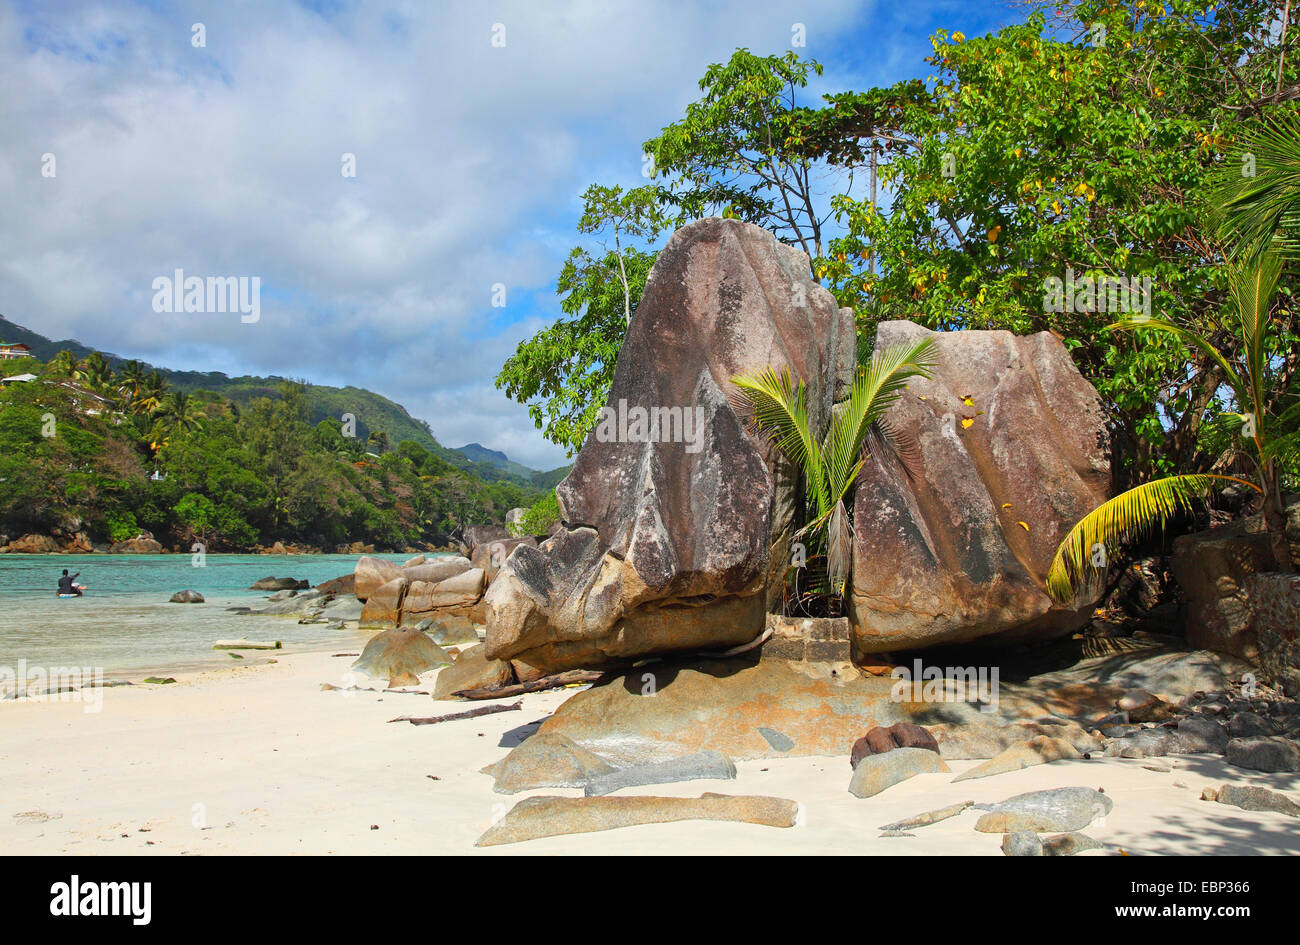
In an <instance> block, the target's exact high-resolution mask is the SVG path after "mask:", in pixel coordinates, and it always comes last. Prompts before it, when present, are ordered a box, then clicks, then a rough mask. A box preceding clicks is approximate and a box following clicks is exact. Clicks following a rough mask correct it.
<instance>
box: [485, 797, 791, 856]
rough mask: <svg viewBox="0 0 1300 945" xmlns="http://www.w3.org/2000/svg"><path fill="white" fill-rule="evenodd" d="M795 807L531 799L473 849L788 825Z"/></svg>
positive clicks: (718, 800) (723, 801) (731, 800)
mask: <svg viewBox="0 0 1300 945" xmlns="http://www.w3.org/2000/svg"><path fill="white" fill-rule="evenodd" d="M798 811H799V805H798V804H796V803H795V802H794V801H791V800H787V799H785V798H782V797H764V796H760V795H728V794H701V795H700V796H699V797H530V798H526V799H525V800H522V801H520V802H519V803H518V804H516V805H515V806H514V807H513V808H512V809H511V811H510V813H508V814H506V815H505V817H503V818H502V819H501V820H500V821H498V822H497V823H495V824H493V825H492V826H491V827H489V828H488V829H487V831H485V832H484V834H483V836H481V837H479V838H478V842H477V843H475V846H479V847H490V846H497V845H499V844H502V843H520V842H522V841H524V840H537V839H539V838H541V837H558V836H563V835H565V834H573V833H594V832H596V831H599V830H615V829H617V828H619V827H635V826H638V825H640V824H667V823H674V822H676V821H680V820H723V821H734V822H736V823H745V824H760V825H762V826H765V827H793V826H794V824H795V818H796V817H797V815H798Z"/></svg>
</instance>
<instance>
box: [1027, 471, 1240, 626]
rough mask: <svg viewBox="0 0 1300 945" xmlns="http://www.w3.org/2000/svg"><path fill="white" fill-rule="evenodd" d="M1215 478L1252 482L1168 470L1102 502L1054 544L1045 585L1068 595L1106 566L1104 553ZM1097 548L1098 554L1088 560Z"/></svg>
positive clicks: (1061, 598) (1189, 504)
mask: <svg viewBox="0 0 1300 945" xmlns="http://www.w3.org/2000/svg"><path fill="white" fill-rule="evenodd" d="M1216 480H1226V481H1228V482H1236V483H1240V484H1242V485H1247V486H1250V487H1251V488H1252V489H1255V490H1256V491H1259V487H1258V486H1256V485H1255V484H1254V483H1250V482H1247V481H1246V480H1244V479H1238V478H1236V477H1235V476H1219V475H1214V474H1210V473H1205V474H1197V475H1190V476H1168V477H1166V478H1164V479H1156V480H1154V481H1152V482H1144V483H1143V484H1142V485H1140V486H1135V487H1134V488H1132V489H1129V490H1128V491H1127V492H1124V493H1121V494H1120V495H1117V496H1116V497H1115V498H1113V499H1111V500H1110V501H1108V502H1103V503H1102V504H1101V505H1099V506H1097V508H1095V509H1093V510H1092V511H1091V512H1089V513H1088V514H1087V515H1085V516H1084V517H1083V518H1081V519H1079V521H1078V522H1077V523H1076V524H1075V526H1074V527H1073V528H1071V529H1070V531H1069V533H1068V534H1067V535H1066V536H1065V538H1064V540H1063V541H1062V542H1061V544H1060V545H1059V546H1058V547H1057V549H1056V555H1055V556H1054V557H1053V558H1052V566H1051V568H1050V569H1049V570H1048V572H1047V591H1048V593H1049V594H1051V596H1052V598H1053V599H1054V600H1056V601H1058V602H1060V603H1064V602H1065V601H1068V600H1069V599H1070V598H1071V597H1073V596H1074V593H1075V590H1076V589H1077V588H1078V587H1080V586H1082V585H1083V584H1085V583H1086V582H1087V580H1088V579H1089V578H1090V577H1095V576H1097V575H1098V574H1100V573H1101V572H1104V571H1105V569H1106V564H1107V562H1108V561H1109V560H1110V557H1111V556H1112V555H1113V554H1114V553H1115V552H1116V551H1117V550H1118V548H1119V546H1121V545H1123V544H1124V543H1126V542H1128V541H1130V540H1132V539H1134V538H1136V537H1139V536H1142V535H1146V534H1147V533H1148V532H1150V531H1151V530H1152V529H1153V528H1154V527H1155V526H1157V525H1159V526H1161V527H1163V526H1164V524H1165V523H1166V522H1167V521H1168V520H1169V519H1170V517H1171V516H1173V515H1174V513H1176V512H1178V511H1187V512H1191V511H1194V510H1195V509H1196V506H1197V503H1198V502H1200V501H1203V500H1204V498H1205V496H1206V495H1207V494H1208V493H1209V491H1210V487H1211V486H1212V485H1213V483H1214V482H1215V481H1216ZM1098 551H1100V552H1101V560H1100V562H1099V563H1094V562H1095V561H1096V557H1095V556H1097V554H1098Z"/></svg>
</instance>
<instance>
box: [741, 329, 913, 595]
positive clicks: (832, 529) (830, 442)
mask: <svg viewBox="0 0 1300 945" xmlns="http://www.w3.org/2000/svg"><path fill="white" fill-rule="evenodd" d="M935 359H936V355H935V350H934V342H933V341H932V340H931V339H929V338H925V339H922V340H920V341H917V342H914V343H911V344H902V345H894V346H892V347H890V348H888V349H885V350H878V351H876V352H875V353H874V354H873V355H872V358H871V362H870V363H869V364H868V366H867V367H866V368H865V369H859V371H858V374H857V377H856V378H855V379H854V382H853V388H852V390H851V392H850V394H849V399H848V401H847V403H845V404H844V405H842V407H841V408H840V409H838V410H837V412H836V413H835V415H834V416H833V417H832V419H831V422H830V426H829V428H828V429H827V431H826V435H825V437H824V438H822V439H821V440H819V439H818V436H817V433H816V431H814V430H813V429H812V425H811V422H810V420H809V417H808V406H807V401H806V392H805V387H804V383H803V382H802V381H798V382H796V381H795V380H794V379H793V378H792V376H791V374H790V372H789V370H788V369H783V370H782V371H781V373H780V374H778V373H777V372H776V371H775V370H774V369H773V368H770V367H769V368H767V369H766V370H764V371H762V372H759V373H756V374H742V375H739V376H737V377H733V378H732V383H734V384H735V385H736V386H737V387H738V388H740V391H741V393H742V394H743V395H744V397H745V398H746V400H748V402H749V405H750V407H751V408H752V410H753V417H752V423H753V426H754V428H755V430H756V431H757V432H759V433H762V434H766V436H767V437H768V438H769V439H770V440H771V441H772V442H773V443H774V444H775V445H776V446H777V448H778V449H779V450H780V451H781V452H782V453H784V454H785V456H786V458H788V459H789V460H790V461H791V462H793V463H794V464H795V466H797V467H798V468H799V469H800V470H801V471H802V473H803V482H804V491H805V496H804V499H805V502H806V504H807V507H808V515H807V517H808V521H807V524H805V525H804V526H803V527H802V528H800V529H799V530H798V531H797V532H796V533H795V535H794V536H793V537H794V540H796V541H797V540H799V539H800V538H801V537H802V536H804V535H809V536H810V538H811V540H812V543H813V545H814V546H815V548H816V549H817V550H819V551H821V552H822V555H820V556H818V557H822V556H824V558H825V562H826V584H827V587H828V589H829V591H830V592H831V594H832V595H834V596H837V597H843V596H845V595H846V594H847V591H848V578H849V572H850V568H851V565H852V560H853V524H852V520H851V518H850V515H849V510H848V504H847V502H846V496H847V495H848V493H849V490H850V489H851V488H852V487H853V484H854V482H855V481H856V480H857V476H858V471H859V470H860V469H861V468H862V464H863V462H864V461H865V460H864V459H863V457H862V449H863V444H864V442H865V441H866V439H867V436H868V434H869V433H871V432H872V431H873V430H874V431H876V432H877V433H878V435H879V437H880V438H881V440H882V441H883V442H885V443H890V444H892V445H894V446H895V448H897V447H898V445H899V444H898V443H897V435H898V434H897V432H896V431H895V430H894V429H893V428H891V427H890V426H889V424H888V423H887V422H885V421H884V420H883V417H884V415H885V412H886V411H887V410H889V408H890V407H891V406H893V404H894V403H895V402H896V401H897V400H898V398H899V396H900V395H901V394H902V391H903V389H904V388H905V387H906V386H907V382H908V381H909V380H911V379H912V378H914V377H929V376H930V372H931V370H932V369H933V367H934V364H935Z"/></svg>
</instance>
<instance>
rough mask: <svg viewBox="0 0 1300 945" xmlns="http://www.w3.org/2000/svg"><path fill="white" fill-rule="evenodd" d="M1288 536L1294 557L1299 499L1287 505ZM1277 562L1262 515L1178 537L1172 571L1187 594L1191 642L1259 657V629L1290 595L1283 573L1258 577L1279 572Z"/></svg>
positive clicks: (1299, 542) (1299, 536)
mask: <svg viewBox="0 0 1300 945" xmlns="http://www.w3.org/2000/svg"><path fill="white" fill-rule="evenodd" d="M1287 537H1288V538H1289V539H1290V540H1291V548H1292V552H1291V553H1292V555H1293V556H1294V555H1295V554H1296V553H1297V552H1300V499H1293V500H1292V501H1291V503H1290V504H1289V505H1288V506H1287ZM1276 567H1277V564H1276V562H1275V561H1274V559H1273V551H1272V548H1271V547H1270V545H1269V541H1268V533H1267V532H1266V531H1265V530H1264V522H1263V519H1262V518H1261V517H1260V516H1258V515H1255V516H1252V517H1250V518H1244V519H1238V520H1237V521H1235V522H1229V523H1228V524H1227V525H1220V526H1219V527H1217V528H1211V529H1208V530H1206V531H1203V532H1196V533H1193V534H1191V535H1183V536H1181V537H1179V538H1177V539H1175V540H1174V555H1173V561H1172V570H1173V572H1174V578H1175V579H1176V580H1177V581H1178V584H1179V586H1180V587H1182V589H1183V591H1184V593H1185V594H1186V595H1187V640H1188V642H1189V643H1191V644H1192V645H1193V646H1198V647H1202V648H1204V649H1207V650H1218V651H1219V652H1222V653H1231V654H1233V655H1234V656H1240V657H1242V658H1243V659H1248V660H1254V659H1256V658H1257V657H1258V656H1260V651H1259V640H1260V633H1261V631H1264V632H1267V628H1269V627H1270V626H1271V625H1272V624H1274V623H1275V622H1276V616H1277V615H1278V614H1280V613H1285V611H1286V610H1287V609H1288V607H1287V601H1288V598H1290V593H1289V585H1290V582H1289V581H1287V580H1285V579H1284V578H1274V579H1271V580H1265V581H1259V580H1257V577H1258V576H1261V575H1265V574H1270V573H1271V574H1274V575H1276V574H1277V573H1278V572H1277V571H1276V570H1275V569H1276ZM1290 606H1291V607H1295V606H1296V604H1294V603H1292V604H1291V605H1290Z"/></svg>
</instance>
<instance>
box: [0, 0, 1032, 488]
mask: <svg viewBox="0 0 1300 945" xmlns="http://www.w3.org/2000/svg"><path fill="white" fill-rule="evenodd" d="M1021 16H1022V13H1021V12H1020V11H1019V10H1018V9H1016V8H1013V7H1011V6H1010V5H1009V4H1006V3H1001V2H997V3H995V2H924V0H916V2H911V3H896V2H865V0H864V2H835V0H824V2H818V0H810V2H795V3H791V2H766V0H735V2H725V0H724V2H715V3H708V4H699V3H670V2H651V3H647V2H644V0H641V2H629V3H617V2H567V3H559V2H547V0H525V2H498V3H492V4H483V3H477V2H466V3H446V4H442V3H427V2H400V3H366V4H358V3H350V2H345V0H316V2H301V3H291V2H283V3H276V2H265V3H251V2H247V3H246V2H227V3H221V4H202V3H197V4H185V3H163V2H140V3H107V4H89V3H62V2H57V0H56V2H47V0H46V2H37V3H29V2H18V3H8V4H5V3H0V88H4V89H5V94H4V95H3V96H0V127H3V128H4V129H5V134H4V138H3V141H2V142H0V206H3V207H4V208H5V211H4V223H3V225H0V313H3V314H4V315H5V316H6V317H8V318H9V319H11V320H13V321H15V322H18V323H19V324H22V325H25V326H27V327H29V328H32V329H34V330H36V331H39V332H41V333H42V334H45V335H49V336H51V337H54V338H63V337H75V338H77V339H79V340H80V341H82V342H84V343H86V344H90V345H94V346H96V347H99V348H102V349H104V350H108V351H112V352H114V353H116V354H119V355H122V356H124V357H138V358H141V359H144V360H147V361H150V362H153V363H155V364H160V365H165V366H168V367H172V368H178V369H186V370H219V371H225V372H226V373H229V374H242V373H253V374H279V375H282V376H290V377H304V378H306V379H308V380H310V381H314V382H317V383H324V384H337V385H340V386H342V385H347V384H353V385H356V386H358V387H367V388H370V389H372V390H376V391H379V392H380V393H382V394H385V395H386V396H389V397H391V398H393V399H394V400H397V401H398V402H400V403H402V404H403V405H405V406H406V407H407V408H408V409H409V410H410V411H411V413H412V414H414V415H415V416H418V417H422V418H424V419H426V420H428V421H429V423H430V424H431V425H432V426H433V429H434V433H435V435H437V436H438V438H439V439H440V440H441V441H442V442H443V443H446V444H447V445H449V446H459V445H461V444H463V443H466V442H470V441H478V442H481V443H483V444H485V445H487V446H489V447H492V448H495V449H500V450H503V451H505V452H506V453H508V454H509V455H510V456H511V458H513V459H516V460H518V461H519V462H523V463H525V464H527V465H530V466H534V467H537V468H550V467H553V466H556V465H559V464H561V463H562V462H564V461H565V460H564V455H563V452H562V451H560V450H559V449H558V448H555V447H553V446H551V445H550V444H548V443H546V442H545V441H544V440H543V439H542V437H541V435H540V433H539V432H538V431H537V430H536V429H535V428H534V427H533V425H532V422H531V421H530V420H529V419H528V416H527V413H526V411H525V409H524V408H523V407H522V406H520V405H517V404H514V403H512V402H511V401H509V400H508V399H507V398H506V397H505V396H504V395H503V394H502V393H501V392H500V391H498V390H496V388H495V386H494V385H493V378H494V377H495V375H496V372H497V370H498V369H499V367H500V365H501V363H502V361H504V359H505V358H506V357H507V356H508V355H509V354H510V352H512V351H513V350H514V347H515V345H517V344H518V342H519V341H520V340H521V339H522V338H525V337H527V336H529V335H531V334H532V333H533V332H535V331H536V330H538V329H539V328H540V327H542V326H543V325H545V324H546V323H547V322H549V321H550V320H552V319H554V318H555V317H556V315H557V314H558V311H559V309H558V303H557V299H556V297H555V293H554V287H555V276H556V274H557V273H558V271H559V268H560V265H561V263H562V261H563V259H564V257H565V256H566V255H567V253H568V251H569V249H570V248H571V247H572V246H574V245H576V244H577V243H578V242H579V240H580V238H579V237H578V235H577V233H576V232H575V229H574V226H575V223H576V221H577V217H578V214H579V213H580V211H581V207H580V200H579V197H580V194H581V193H582V191H583V190H584V189H585V188H586V186H587V185H588V184H590V183H593V182H600V183H604V184H621V185H624V186H636V185H638V184H640V183H643V180H642V178H641V175H640V172H641V148H640V145H641V142H642V141H644V140H645V139H646V138H648V137H650V136H652V135H653V134H655V133H656V132H657V131H658V130H659V129H660V128H661V127H663V126H664V125H665V124H667V123H669V122H671V121H673V120H675V119H676V118H678V117H679V116H680V115H681V114H682V111H683V109H684V107H685V105H686V104H687V103H688V102H690V101H692V100H694V99H695V98H696V97H697V95H698V85H697V83H698V81H699V78H700V76H701V75H702V74H703V73H704V70H705V68H706V67H707V66H708V65H709V64H710V63H712V62H719V61H725V60H726V59H727V58H728V57H729V56H730V54H731V52H732V51H733V50H734V49H735V48H736V47H738V46H746V47H748V48H750V49H751V50H753V51H755V52H758V53H762V54H768V53H778V52H782V51H784V50H785V49H787V48H788V47H789V45H790V42H791V37H792V29H793V25H794V24H795V23H802V24H804V27H805V31H806V37H807V45H806V47H805V48H802V49H799V50H798V52H799V53H800V54H801V55H804V56H806V57H810V58H815V59H818V60H820V61H821V62H822V63H823V64H824V65H825V67H826V69H825V75H824V76H823V77H822V78H821V79H820V80H819V83H818V87H817V88H816V89H815V90H814V91H815V93H818V94H819V93H820V92H823V91H837V90H841V89H853V88H868V87H870V86H872V85H886V84H890V83H892V82H895V81H897V80H899V79H903V78H908V77H913V76H919V77H922V78H924V77H925V76H926V75H928V74H929V69H928V68H927V66H926V64H925V63H924V62H923V61H922V60H923V58H924V56H926V55H927V54H928V53H929V50H930V46H929V40H928V37H929V35H930V33H931V32H933V30H935V29H937V28H945V29H949V30H962V31H963V32H965V33H966V34H967V35H977V34H980V33H984V32H988V31H990V30H995V29H997V28H998V27H999V26H1002V25H1005V24H1006V23H1009V22H1013V21H1015V20H1017V19H1020V18H1021ZM498 23H500V24H503V25H504V27H505V45H504V47H498V46H493V45H492V35H493V27H494V24H498ZM195 24H202V26H203V31H204V34H205V35H204V39H205V42H206V45H205V46H202V47H196V46H195V45H194V42H193V37H194V35H195V33H194V25H195ZM345 153H347V154H353V155H355V157H356V169H357V173H356V177H355V178H345V177H344V176H343V175H342V173H341V172H340V169H341V164H342V155H344V154H345ZM47 154H52V155H54V160H55V165H54V166H55V176H53V177H48V176H43V175H42V167H43V164H44V162H45V159H44V156H45V155H47ZM178 268H179V269H183V270H184V271H185V272H186V274H187V275H198V276H231V275H233V276H258V277H260V278H261V281H262V286H263V290H262V316H261V320H260V321H259V322H257V323H256V324H243V323H241V321H240V319H239V316H238V315H237V314H233V315H232V314H221V313H202V314H200V313H188V314H187V313H161V314H160V313H155V312H154V311H153V309H152V306H151V301H152V290H151V285H152V281H153V279H154V278H155V277H157V276H160V275H170V274H171V273H172V272H173V270H175V269H178ZM498 283H501V284H503V285H505V286H506V306H505V307H504V308H493V307H492V305H491V299H492V291H493V286H494V285H496V284H498Z"/></svg>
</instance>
